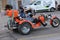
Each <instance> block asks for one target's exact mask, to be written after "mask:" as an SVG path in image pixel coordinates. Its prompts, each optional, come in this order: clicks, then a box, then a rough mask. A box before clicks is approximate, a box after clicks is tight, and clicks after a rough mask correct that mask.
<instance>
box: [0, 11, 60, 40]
mask: <svg viewBox="0 0 60 40" xmlns="http://www.w3.org/2000/svg"><path fill="white" fill-rule="evenodd" d="M43 13H46V14H50V13H51V14H52V15H56V16H57V17H59V18H60V11H56V12H43ZM39 15H40V13H37V15H36V17H37V16H39ZM6 22H7V17H6V16H1V15H0V40H60V26H59V27H58V28H53V27H51V26H50V25H48V26H47V27H44V28H41V29H36V30H34V31H32V33H31V34H29V35H21V34H19V33H14V32H12V31H9V30H8V29H7V28H5V27H4V25H5V24H6Z"/></svg>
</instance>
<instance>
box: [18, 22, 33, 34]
mask: <svg viewBox="0 0 60 40" xmlns="http://www.w3.org/2000/svg"><path fill="white" fill-rule="evenodd" d="M31 29H32V28H31V25H30V23H28V22H24V23H23V24H22V25H19V27H18V32H19V33H20V34H22V35H28V34H30V33H31Z"/></svg>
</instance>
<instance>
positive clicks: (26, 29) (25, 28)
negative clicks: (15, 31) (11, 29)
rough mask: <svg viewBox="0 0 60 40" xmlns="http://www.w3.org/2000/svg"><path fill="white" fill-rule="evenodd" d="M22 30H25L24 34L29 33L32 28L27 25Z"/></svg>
mask: <svg viewBox="0 0 60 40" xmlns="http://www.w3.org/2000/svg"><path fill="white" fill-rule="evenodd" d="M21 30H22V32H23V33H24V34H26V33H28V32H29V31H30V28H29V27H27V26H24V27H22V28H21Z"/></svg>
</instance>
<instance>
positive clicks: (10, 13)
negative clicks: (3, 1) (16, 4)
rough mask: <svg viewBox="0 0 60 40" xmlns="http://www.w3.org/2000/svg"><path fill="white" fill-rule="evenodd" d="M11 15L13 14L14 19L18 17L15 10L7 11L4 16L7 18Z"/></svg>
mask: <svg viewBox="0 0 60 40" xmlns="http://www.w3.org/2000/svg"><path fill="white" fill-rule="evenodd" d="M12 13H14V17H17V16H18V11H17V10H7V11H6V15H7V16H9V17H12Z"/></svg>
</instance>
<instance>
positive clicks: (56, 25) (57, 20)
mask: <svg viewBox="0 0 60 40" xmlns="http://www.w3.org/2000/svg"><path fill="white" fill-rule="evenodd" d="M54 23H55V24H54ZM51 25H52V27H54V28H56V27H58V26H59V25H60V20H59V19H58V18H54V19H53V20H52V24H51Z"/></svg>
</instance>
